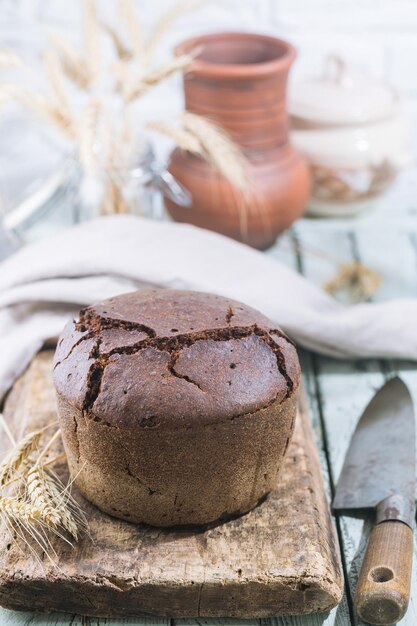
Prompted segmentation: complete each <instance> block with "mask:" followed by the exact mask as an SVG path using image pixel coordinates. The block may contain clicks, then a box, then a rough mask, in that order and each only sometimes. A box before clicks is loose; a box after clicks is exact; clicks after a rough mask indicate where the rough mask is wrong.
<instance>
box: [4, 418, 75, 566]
mask: <svg viewBox="0 0 417 626" xmlns="http://www.w3.org/2000/svg"><path fill="white" fill-rule="evenodd" d="M0 422H1V423H2V426H3V428H4V430H5V431H6V433H7V434H8V436H9V439H10V441H11V444H12V448H11V450H10V451H9V453H8V454H7V456H6V457H5V459H4V460H3V462H2V463H1V464H0V516H1V518H2V519H3V522H4V524H5V526H6V527H7V529H8V530H9V532H10V535H11V538H12V540H14V541H18V540H21V541H23V542H24V543H25V544H26V545H27V546H28V547H29V549H30V550H31V551H32V553H33V554H34V556H35V557H36V558H39V557H40V555H39V554H38V550H37V549H40V550H41V551H42V552H43V553H44V554H46V555H47V556H48V557H49V558H50V559H51V560H52V557H53V556H54V555H55V550H54V548H53V546H52V543H51V536H53V535H55V536H57V537H59V538H61V539H62V540H64V541H66V542H68V543H71V541H72V540H75V541H77V539H78V538H79V536H80V534H82V533H85V532H87V521H86V518H85V515H84V513H83V512H82V510H81V508H80V506H79V504H78V503H77V502H76V500H75V499H74V498H73V496H72V495H71V493H70V487H71V483H69V484H68V485H64V484H63V483H62V482H61V480H60V479H59V478H58V476H57V475H56V474H55V473H54V472H53V470H52V469H51V466H53V464H54V463H56V462H57V461H58V460H60V459H61V458H62V456H63V455H59V456H58V457H55V458H52V459H48V458H47V454H48V451H49V450H50V449H51V447H52V444H53V443H54V442H55V441H56V440H57V439H58V438H59V437H60V430H57V431H56V432H55V433H54V435H52V436H49V437H48V438H47V441H46V443H44V445H43V446H42V443H43V440H44V439H45V437H46V434H47V432H48V430H49V428H48V427H47V428H44V429H43V430H39V431H37V432H33V433H28V434H27V435H25V436H24V437H23V439H22V440H21V441H19V442H17V443H16V442H15V440H14V438H13V436H12V434H11V433H10V431H9V430H8V427H7V423H6V422H5V420H4V418H3V416H0Z"/></svg>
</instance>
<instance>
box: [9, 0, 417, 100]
mask: <svg viewBox="0 0 417 626" xmlns="http://www.w3.org/2000/svg"><path fill="white" fill-rule="evenodd" d="M80 1H82V0H80ZM174 3H175V2H174V0H137V7H138V14H139V15H140V16H141V21H142V24H143V30H144V31H145V32H146V31H148V30H149V28H150V26H151V24H152V23H153V22H155V20H156V19H157V17H158V15H161V14H162V13H163V12H164V11H166V10H167V9H168V8H169V7H171V6H172V5H173V4H174ZM99 4H100V6H101V9H102V11H103V12H104V13H105V14H106V15H108V16H109V17H110V16H111V15H112V14H114V11H115V8H116V6H117V0H99ZM0 5H1V2H0ZM19 7H20V11H21V12H22V13H24V14H25V15H28V14H29V15H30V14H31V15H33V16H36V17H38V18H41V19H42V20H47V21H49V22H53V23H55V25H56V26H59V27H61V28H64V29H66V30H75V31H77V30H78V24H79V21H78V20H79V2H78V1H77V0H71V1H68V0H21V1H20V3H19ZM219 29H232V30H239V29H243V30H252V31H261V32H269V33H272V34H276V35H278V36H280V37H284V38H287V39H288V40H290V41H292V42H293V43H294V44H295V45H296V46H297V48H298V50H299V58H298V61H297V66H296V68H295V70H294V73H297V74H298V73H302V74H305V73H308V72H312V71H316V72H317V71H319V69H320V66H321V63H322V61H323V58H324V57H325V55H326V54H328V53H331V52H337V53H338V54H342V55H343V56H345V57H346V59H347V60H348V61H350V62H352V63H354V64H355V65H357V66H360V67H362V68H363V69H365V70H368V71H370V72H371V73H372V74H374V75H375V76H379V77H385V78H387V79H389V80H390V81H391V82H392V83H393V84H394V85H395V86H397V87H398V88H400V89H401V90H402V91H404V92H405V93H407V94H410V95H412V96H413V97H416V98H417V0H211V1H210V0H208V1H207V2H206V4H205V5H203V6H202V7H200V8H199V9H197V10H196V11H194V12H190V13H189V14H188V15H186V16H183V17H181V18H180V19H179V20H178V22H177V24H176V26H175V29H174V30H173V31H172V32H171V33H170V35H169V36H168V37H167V39H166V41H165V48H169V47H172V46H173V45H174V44H175V43H176V42H178V41H180V40H181V39H183V38H185V37H188V36H190V35H192V34H195V33H202V32H208V31H213V30H219Z"/></svg>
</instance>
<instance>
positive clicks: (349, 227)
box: [0, 171, 417, 626]
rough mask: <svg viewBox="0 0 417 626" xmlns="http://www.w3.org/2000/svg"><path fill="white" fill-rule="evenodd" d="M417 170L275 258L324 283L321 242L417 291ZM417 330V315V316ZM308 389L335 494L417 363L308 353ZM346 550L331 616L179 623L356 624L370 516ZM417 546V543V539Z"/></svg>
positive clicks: (160, 624)
mask: <svg viewBox="0 0 417 626" xmlns="http://www.w3.org/2000/svg"><path fill="white" fill-rule="evenodd" d="M416 180H417V175H416V172H415V171H410V172H409V173H408V174H406V175H403V177H402V179H401V181H399V183H398V184H397V185H396V186H395V187H394V189H393V190H392V191H391V192H390V193H389V194H388V195H387V196H386V197H385V198H384V199H383V200H381V201H380V202H379V205H378V208H377V210H375V211H374V212H371V213H368V214H366V215H364V216H362V217H360V218H357V219H353V220H347V219H345V220H334V221H332V220H307V219H305V220H301V221H300V222H299V223H298V224H297V225H296V226H295V228H294V229H293V231H292V232H291V233H290V234H289V235H286V236H285V237H283V238H282V239H281V240H280V241H279V242H277V244H276V245H275V246H274V248H273V249H272V250H270V251H269V252H268V254H270V255H271V256H272V257H275V258H277V259H279V260H280V261H283V262H285V263H287V264H288V265H290V266H292V267H294V268H296V269H297V270H298V271H300V272H301V273H302V274H304V275H305V276H306V277H307V278H308V279H309V280H311V281H313V282H314V283H316V284H317V285H321V284H322V283H323V282H325V281H326V280H327V279H329V278H330V277H331V276H332V275H334V273H335V266H334V265H333V264H332V263H331V262H327V261H325V260H323V259H321V258H319V257H316V256H313V255H311V254H307V253H303V252H299V251H298V246H297V242H298V243H299V244H300V246H301V249H302V248H303V246H305V248H306V249H307V247H309V246H314V247H315V248H319V249H320V250H323V251H324V252H326V253H327V254H329V255H332V256H334V257H336V258H339V259H340V260H344V261H349V260H354V259H359V260H361V261H362V262H363V263H365V264H367V265H369V266H371V267H372V268H374V269H375V270H377V271H378V272H379V273H380V274H381V276H382V279H383V282H382V285H381V287H380V289H379V291H378V293H377V294H376V295H375V296H374V298H373V299H374V300H375V301H379V300H385V299H388V298H393V297H409V296H412V297H417V183H416V182H415V181H416ZM416 333H417V320H416ZM301 358H302V366H303V373H304V383H305V387H306V390H307V394H308V398H309V403H310V409H311V415H312V419H313V425H314V431H315V435H316V439H317V445H318V448H319V452H320V458H321V463H322V469H323V475H324V477H325V481H326V485H327V489H328V494H329V498H330V497H331V494H332V493H333V490H334V485H335V484H336V482H337V479H338V476H339V473H340V470H341V467H342V463H343V459H344V455H345V452H346V449H347V446H348V443H349V439H350V437H351V435H352V432H353V430H354V428H355V425H356V422H357V420H358V418H359V416H360V414H361V412H362V410H363V408H364V407H365V405H366V404H367V402H368V401H369V399H370V398H371V396H372V395H373V393H374V391H375V390H376V389H377V388H378V387H380V386H381V385H382V383H383V382H384V380H386V379H387V377H389V376H392V375H393V374H394V373H400V374H401V376H402V377H403V378H404V380H405V381H406V382H407V384H408V385H409V386H410V389H411V391H412V393H413V395H414V398H415V400H416V402H417V365H416V364H414V363H409V362H394V361H385V360H384V361H383V360H366V361H361V362H359V361H358V362H354V361H335V360H333V359H330V358H325V357H322V356H317V355H314V354H311V353H307V352H303V351H302V352H301ZM335 521H336V527H337V532H338V535H339V541H340V545H341V550H342V560H343V568H344V574H345V579H346V593H345V596H344V598H343V600H342V602H341V603H340V605H339V606H338V607H337V608H336V609H334V610H333V611H331V612H330V613H326V614H319V615H310V616H304V617H292V618H289V617H276V618H272V619H262V620H241V619H226V618H225V619H203V618H199V619H184V620H180V619H179V620H178V619H176V620H172V622H173V624H172V626H226V625H228V626H236V625H238V624H242V626H243V625H245V624H246V626H349V625H351V624H355V625H359V624H360V622H358V621H357V620H356V617H355V616H354V614H353V610H352V597H353V595H354V592H355V585H356V581H357V576H358V571H359V568H360V565H361V561H362V557H363V552H364V547H365V545H366V541H367V537H368V534H369V531H370V527H371V522H370V519H368V518H367V517H366V516H363V517H356V518H353V517H344V516H338V517H337V518H336V520H335ZM416 545H417V544H416ZM416 565H417V558H415V563H414V571H413V581H412V589H413V591H412V596H411V602H410V607H409V610H408V613H407V615H406V616H405V618H404V619H403V620H402V621H401V626H416V624H417V567H416ZM58 624H59V625H61V626H67V625H68V626H69V625H72V626H81V625H85V626H90V625H91V626H103V625H104V624H106V625H107V626H122V625H127V624H131V625H137V626H144V625H149V626H150V625H155V626H171V624H170V620H167V619H157V618H155V619H140V618H137V619H126V620H123V619H121V620H114V619H111V620H107V619H97V618H81V617H77V616H73V615H58V614H53V615H48V616H40V615H35V614H28V613H17V612H12V611H6V610H0V626H29V625H30V626H47V625H48V626H55V625H58Z"/></svg>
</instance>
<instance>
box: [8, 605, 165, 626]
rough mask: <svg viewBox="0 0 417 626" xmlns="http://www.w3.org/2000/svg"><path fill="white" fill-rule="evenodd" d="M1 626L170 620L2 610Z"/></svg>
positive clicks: (155, 624) (151, 625)
mask: <svg viewBox="0 0 417 626" xmlns="http://www.w3.org/2000/svg"><path fill="white" fill-rule="evenodd" d="M0 624H1V626H170V620H169V619H162V618H161V619H158V618H153V617H143V618H138V617H132V618H126V619H117V620H116V619H108V618H98V617H81V616H78V615H70V614H67V613H51V614H49V615H42V614H39V613H26V612H20V611H8V610H7V609H1V610H0Z"/></svg>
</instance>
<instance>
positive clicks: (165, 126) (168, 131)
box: [147, 120, 204, 157]
mask: <svg viewBox="0 0 417 626" xmlns="http://www.w3.org/2000/svg"><path fill="white" fill-rule="evenodd" d="M147 128H150V129H151V130H156V131H157V132H158V133H161V135H166V136H167V137H170V138H171V139H173V140H174V142H175V144H176V146H177V147H178V148H181V150H186V151H187V152H192V153H193V154H198V155H200V156H202V157H203V156H204V149H203V146H202V145H201V143H200V141H199V140H198V139H197V137H195V136H194V135H192V134H191V133H189V132H188V131H187V130H185V129H184V128H179V127H178V126H172V125H171V124H169V123H168V122H164V121H163V120H151V121H150V122H148V123H147Z"/></svg>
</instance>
